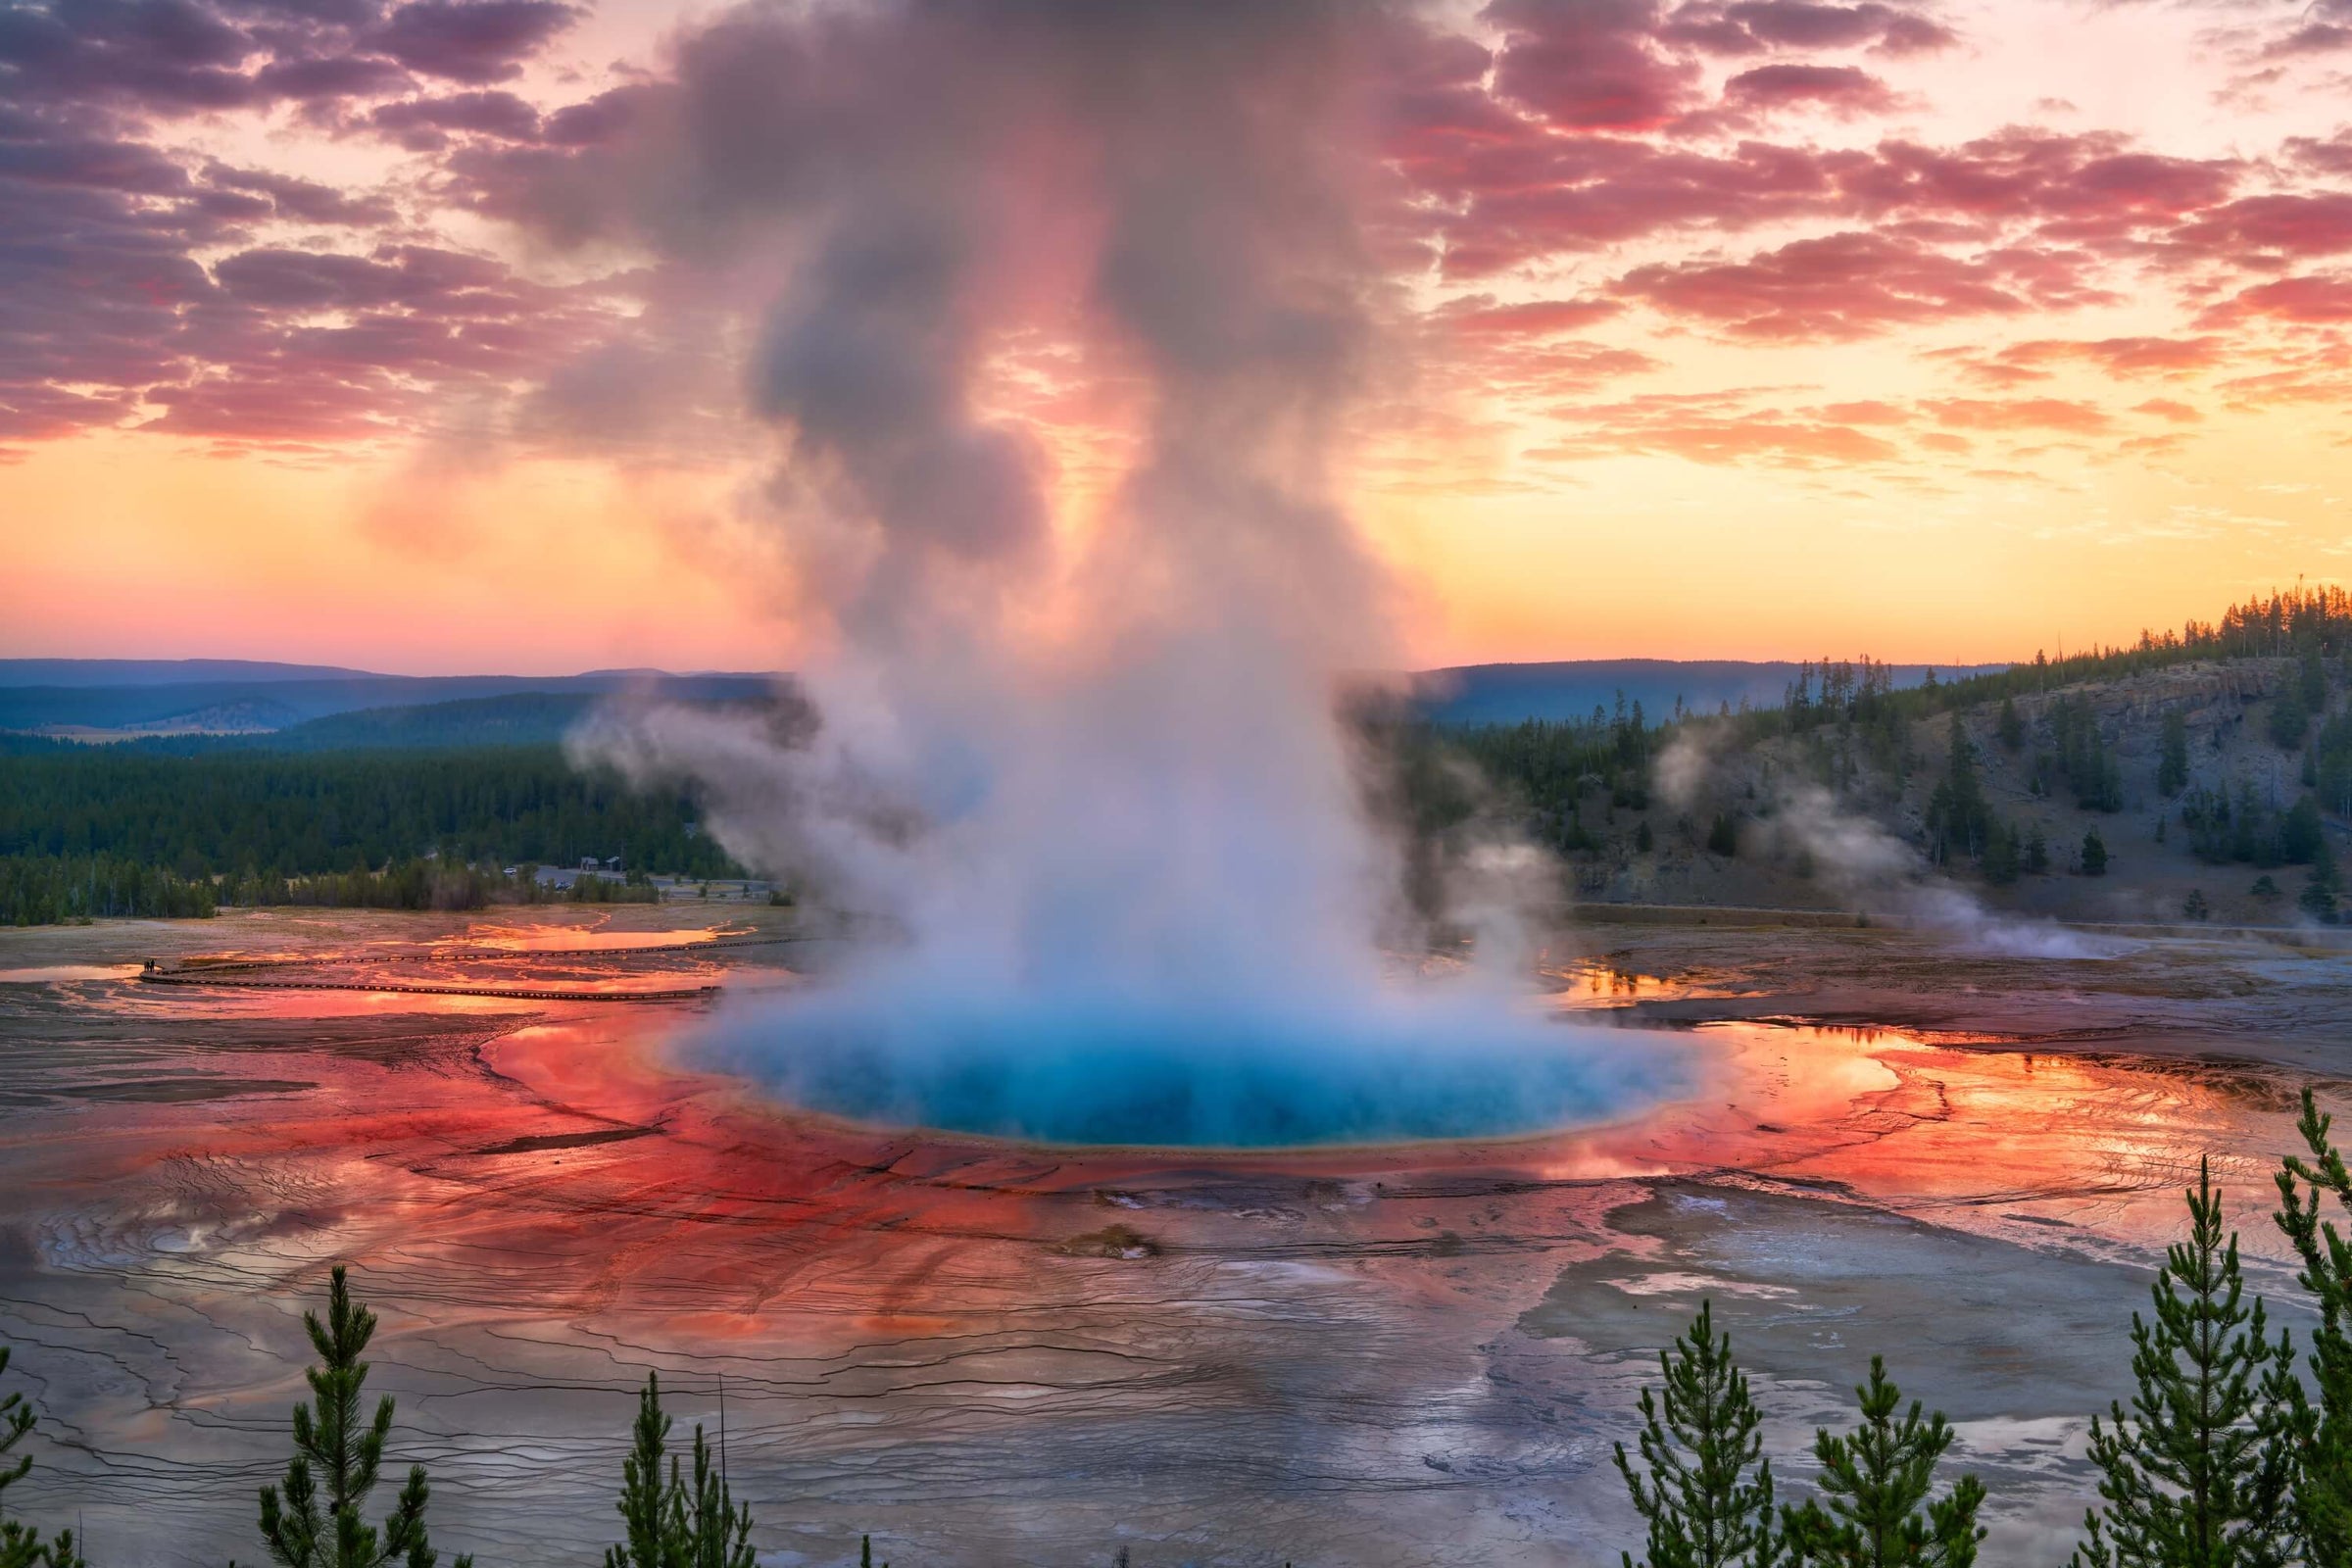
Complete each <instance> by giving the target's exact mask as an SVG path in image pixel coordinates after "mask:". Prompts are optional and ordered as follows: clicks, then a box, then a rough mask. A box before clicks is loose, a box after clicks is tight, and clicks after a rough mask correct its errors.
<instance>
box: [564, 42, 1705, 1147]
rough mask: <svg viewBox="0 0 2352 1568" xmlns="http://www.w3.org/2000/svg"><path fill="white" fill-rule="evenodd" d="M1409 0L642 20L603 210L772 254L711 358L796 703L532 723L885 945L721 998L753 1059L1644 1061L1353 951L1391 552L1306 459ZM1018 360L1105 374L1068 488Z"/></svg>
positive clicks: (1110, 1122)
mask: <svg viewBox="0 0 2352 1568" xmlns="http://www.w3.org/2000/svg"><path fill="white" fill-rule="evenodd" d="M1404 25H1405V24H1404V23H1402V22H1401V21H1399V20H1397V19H1395V18H1390V17H1387V16H1384V15H1383V14H1381V13H1380V12H1378V11H1376V10H1373V9H1371V8H1366V7H1362V6H1358V5H1353V4H1340V3H1337V0H1331V3H1319V4H1318V3H1305V4H1283V5H1258V4H1217V3H1208V4H1197V3H1176V0H1170V3H1165V4H1121V5H1099V4H1090V3H1079V0H1061V3H1054V0H1037V3H1032V4H989V5H985V6H982V5H969V4H956V3H901V4H885V5H880V6H872V7H858V8H856V9H850V8H829V7H815V8H796V9H790V10H786V9H778V8H766V7H761V8H757V9H746V10H744V11H741V12H738V13H736V14H734V15H732V16H730V17H729V18H727V19H725V20H722V21H721V22H719V23H718V24H716V25H713V26H711V27H710V28H708V29H706V30H705V31H704V32H703V33H701V34H700V35H698V36H697V37H695V38H693V39H690V40H689V41H688V42H686V43H685V44H684V45H682V46H681V52H680V64H679V72H678V79H677V83H676V86H675V88H674V93H673V96H672V98H671V99H670V100H668V104H667V109H666V110H665V113H664V115H663V116H662V117H661V118H660V121H659V124H658V127H657V130H656V131H655V132H653V133H651V135H650V139H649V141H648V144H647V146H646V147H645V148H643V149H641V150H640V153H639V155H638V164H639V166H640V167H641V168H642V169H644V170H648V171H651V172H653V173H652V176H651V184H650V186H649V188H648V189H647V190H646V191H645V192H643V193H641V194H640V195H639V196H638V197H637V198H636V200H637V202H638V218H637V221H639V222H640V224H641V225H643V226H642V229H641V237H646V238H650V239H651V240H653V241H654V242H656V243H662V244H668V245H672V246H676V247H679V248H681V249H684V248H693V249H695V250H697V252H698V253H704V254H707V253H709V252H710V251H711V250H712V249H713V248H717V249H720V250H725V251H727V252H728V253H729V254H735V253H736V252H737V251H741V252H743V253H745V254H751V255H757V256H762V257H768V258H772V259H773V260H774V262H775V265H776V269H777V272H778V278H779V281H778V283H777V286H776V295H775V297H776V303H775V305H774V306H773V309H772V311H771V312H770V314H769V315H768V318H767V319H766V321H765V323H764V327H763V329H762V330H761V331H760V334H759V338H758V345H759V346H758V350H757V354H756V359H755V363H754V366H753V368H752V372H751V378H750V380H751V387H752V390H753V395H754V397H755V399H756V400H757V403H758V406H759V408H760V411H761V412H762V413H763V414H764V415H765V416H766V417H769V418H771V419H772V420H773V421H774V422H775V424H776V426H777V428H778V429H779V430H780V431H781V432H782V433H783V435H784V437H785V439H786V441H787V442H788V444H789V456H788V459H787V461H786V462H785V464H784V465H783V466H782V468H781V470H780V473H779V477H778V479H777V481H776V483H775V486H774V496H773V501H774V506H775V509H776V511H777V513H778V515H780V516H781V518H782V520H783V525H784V526H785V527H786V528H787V529H788V530H789V534H790V540H791V544H792V548H793V554H794V559H795V562H796V566H797V570H798V571H799V573H800V574H801V580H800V582H799V587H800V589H801V591H802V596H803V599H804V601H805V602H806V603H807V604H809V606H810V607H811V608H812V610H813V609H816V608H819V607H821V609H822V612H823V613H824V615H825V617H826V619H827V621H828V622H829V624H830V628H831V631H832V634H833V636H834V638H835V644H834V651H833V652H832V653H831V654H830V656H828V657H826V658H824V659H822V660H820V661H819V662H817V663H816V665H815V666H814V667H813V668H810V669H809V670H808V671H807V672H806V674H805V676H804V681H803V687H804V690H805V693H806V695H807V697H808V698H809V702H810V704H811V706H812V708H813V710H814V713H815V719H814V722H813V723H812V724H807V725H801V726H797V727H787V728H786V729H785V730H784V731H783V732H781V733H779V732H778V730H777V729H776V728H775V727H774V726H773V725H771V724H768V723H766V722H763V721H757V720H751V719H743V718H727V717H719V716H713V715H710V714H698V713H692V712H684V711H654V712H651V713H643V714H639V715H636V716H634V717H631V718H629V719H627V720H625V721H622V720H617V719H609V720H607V721H606V722H604V723H601V724H599V725H597V726H595V727H593V728H592V729H591V730H590V731H589V732H587V733H586V734H585V735H584V736H583V737H582V738H581V739H580V741H579V742H578V744H579V746H580V747H581V748H582V749H583V750H584V751H586V752H588V753H591V754H593V755H595V756H598V757H600V758H603V759H607V760H613V761H617V762H618V763H619V764H620V765H621V766H623V767H624V768H626V769H628V770H629V771H631V772H632V773H635V774H637V775H640V776H653V775H678V774H687V775H691V776H695V777H698V778H700V779H702V780H703V781H704V782H705V784H706V786H707V788H708V791H709V794H710V796H711V803H712V804H711V828H712V830H713V831H714V832H715V833H716V834H717V835H718V837H719V838H720V839H721V841H722V842H723V843H725V844H726V845H727V847H728V848H729V849H730V850H731V851H733V852H734V853H735V854H737V855H738V856H739V857H741V858H744V859H745V860H747V861H748V862H750V863H752V864H754V865H757V866H760V867H761V868H762V869H764V870H767V871H770V872H775V873H781V874H788V875H791V876H793V877H794V878H795V879H796V880H800V881H802V882H804V883H806V884H809V885H812V886H813V887H815V888H817V889H818V890H820V891H821V893H822V895H823V896H824V897H825V898H826V899H827V900H828V901H830V902H832V903H834V904H836V905H837V906H839V907H846V908H849V909H853V910H858V911H860V912H866V913H873V914H880V915H883V916H887V918H888V923H889V924H890V925H891V927H892V928H893V929H895V930H896V931H897V932H898V933H900V935H901V938H902V940H900V941H897V942H894V943H890V944H886V945H884V946H882V947H881V948H879V949H877V950H876V951H873V952H869V953H867V954H865V955H864V956H861V957H860V958H858V960H856V961H855V962H854V963H853V964H852V966H851V968H850V970H849V972H848V973H847V974H846V975H845V976H843V977H841V978H840V979H839V980H838V981H837V982H836V983H834V984H832V985H830V986H828V987H825V988H822V989H819V990H815V991H812V992H811V993H809V994H808V995H806V996H805V997H803V998H801V999H800V1000H797V1001H794V1002H790V1003H787V1004H784V1005H781V1006H775V1005H770V1006H769V1010H765V1011H761V1012H759V1013H757V1014H745V1015H738V1016H737V1017H736V1018H735V1019H734V1020H733V1022H732V1023H731V1024H730V1025H729V1026H728V1029H727V1035H728V1044H727V1048H726V1049H727V1050H728V1051H729V1052H730V1053H731V1054H733V1055H734V1057H735V1058H736V1059H737V1060H738V1061H739V1062H741V1063H743V1064H744V1065H745V1066H747V1067H748V1068H750V1069H751V1070H754V1071H756V1072H760V1073H763V1074H765V1075H767V1076H770V1077H772V1078H773V1079H775V1080H776V1081H777V1082H778V1083H779V1084H781V1085H782V1086H783V1087H784V1088H785V1089H786V1090H787V1091H788V1092H790V1093H791V1094H793V1095H795V1096H796V1097H799V1098H802V1099H805V1100H807V1101H809V1102H811V1103H817V1104H819V1105H822V1106H825V1107H827V1108H832V1109H836V1110H841V1111H844V1112H846V1113H849V1114H854V1115H859V1116H868V1117H872V1118H875V1119H887V1120H892V1121H915V1122H932V1123H939V1122H948V1123H951V1124H954V1125H960V1126H968V1127H975V1128H978V1129H979V1130H985V1131H1000V1132H1007V1133H1020V1134H1027V1135H1033V1136H1045V1137H1054V1138H1069V1139H1081V1140H1095V1139H1109V1140H1116V1141H1144V1142H1218V1143H1228V1142H1230V1143H1265V1142H1292V1141H1318V1140H1328V1139H1333V1138H1376V1137H1410V1136H1439V1135H1446V1134H1451V1133H1456V1132H1468V1131H1480V1130H1487V1131H1493V1130H1499V1129H1510V1130H1517V1129H1521V1128H1526V1127H1532V1126H1538V1125H1544V1124H1545V1123H1548V1122H1556V1121H1559V1120H1562V1119H1567V1118H1571V1117H1590V1116H1593V1115H1598V1114H1602V1113H1605V1112H1607V1111H1609V1110H1610V1109H1612V1108H1613V1107H1615V1106H1617V1105H1618V1104H1621V1103H1625V1102H1626V1101H1628V1100H1630V1099H1632V1098H1635V1097H1637V1096H1639V1095H1641V1094H1642V1093H1644V1092H1648V1091H1654V1090H1655V1089H1657V1088H1659V1087H1661V1086H1663V1085H1664V1084H1665V1083H1666V1082H1668V1081H1669V1080H1670V1078H1671V1076H1672V1068H1671V1065H1670V1057H1671V1054H1670V1053H1668V1052H1666V1051H1665V1050H1663V1049H1662V1048H1651V1049H1650V1052H1649V1054H1646V1055H1643V1054H1639V1053H1637V1052H1635V1051H1633V1050H1630V1049H1629V1048H1630V1047H1631V1046H1632V1045H1633V1042H1632V1041H1630V1040H1628V1039H1626V1038H1625V1037H1617V1038H1616V1042H1615V1044H1614V1046H1613V1047H1612V1048H1611V1049H1609V1050H1607V1051H1603V1050H1601V1049H1600V1048H1598V1047H1597V1046H1595V1045H1594V1044H1593V1042H1592V1041H1590V1040H1588V1039H1583V1038H1580V1037H1577V1036H1574V1035H1572V1034H1570V1033H1569V1032H1567V1031H1564V1030H1560V1029H1557V1028H1552V1027H1548V1026H1544V1025H1541V1024H1538V1023H1537V1022H1535V1021H1533V1020H1531V1019H1529V1018H1527V1017H1525V1016H1523V1015H1522V1014H1520V1013H1519V1012H1518V1011H1516V1010H1515V1009H1514V1008H1513V1006H1512V1005H1510V1004H1509V1002H1508V1000H1507V998H1506V997H1505V995H1504V994H1503V991H1502V989H1501V988H1500V987H1499V986H1498V985H1486V986H1481V985H1478V984H1476V983H1465V984H1462V985H1458V986H1450V987H1446V988H1441V989H1439V990H1438V991H1436V992H1434V993H1431V992H1424V991H1418V990H1400V989H1399V988H1397V986H1395V985H1393V984H1391V983H1389V982H1388V981H1386V980H1385V979H1384V975H1383V969H1382V964H1381V961H1380V958H1379V942H1380V939H1381V938H1382V936H1383V935H1384V934H1393V933H1394V932H1395V930H1396V929H1397V924H1396V922H1397V914H1398V909H1399V904H1398V900H1397V888H1398V883H1399V863H1398V857H1397V853H1396V851H1395V848H1394V846H1393V845H1392V844H1391V843H1390V842H1389V840H1388V839H1387V837H1386V836H1385V835H1384V834H1382V833H1381V832H1379V831H1377V830H1375V828H1374V827H1373V826H1372V825H1371V823H1370V821H1369V818H1368V814H1367V810H1366V808H1365V804H1364V794H1365V792H1364V790H1363V789H1362V787H1361V786H1360V783H1359V770H1358V761H1359V760H1358V759H1357V758H1356V757H1354V756H1353V755H1352V746H1351V743H1350V740H1349V738H1348V735H1349V732H1348V730H1347V729H1346V728H1345V727H1344V726H1343V725H1342V724H1341V723H1340V722H1338V720H1337V718H1336V716H1335V697H1336V695H1337V691H1338V687H1339V684H1340V682H1341V680H1342V677H1343V674H1344V672H1346V671H1350V670H1363V669H1367V668H1378V667H1388V666H1391V665H1392V664H1393V662H1394V653H1395V649H1394V647H1393V644H1392V642H1391V618H1392V616H1391V604H1390V600H1391V590H1390V586H1389V584H1388V582H1387V581H1386V579H1385V577H1384V575H1383V573H1382V571H1381V569H1380V567H1379V565H1378V564H1377V563H1376V562H1375V561H1374V559H1373V558H1372V556H1371V555H1370V554H1369V553H1368V552H1367V550H1366V549H1365V547H1364V545H1363V543H1362V541H1361V539H1360V538H1359V536H1358V534H1357V532H1356V530H1355V528H1354V527H1353V526H1352V525H1351V523H1350V521H1349V519H1348V515H1347V514H1346V512H1345V510H1344V508H1343V506H1342V504H1341V485H1340V477H1339V473H1338V471H1337V470H1338V467H1339V466H1340V464H1341V461H1342V460H1343V459H1344V457H1345V450H1344V442H1343V440H1342V432H1343V430H1344V427H1345V423H1346V420H1347V419H1348V416H1349V414H1350V412H1351V411H1352V410H1354V409H1355V408H1356V406H1357V404H1358V401H1359V399H1360V396H1361V394H1362V392H1363V390H1364V387H1365V385H1366V382H1367V378H1368V377H1370V376H1372V375H1374V374H1376V373H1378V371H1379V370H1380V368H1381V366H1382V359H1381V356H1382V353H1383V344H1384V342H1385V339H1384V337H1383V335H1382V333H1381V332H1380V330H1379V323H1380V319H1381V316H1382V313H1383V310H1384V306H1385V303H1386V302H1384V301H1383V299H1382V298H1381V296H1380V289H1381V285H1380V282H1379V278H1380V273H1381V269H1380V268H1379V267H1378V266H1376V265H1375V258H1374V257H1373V255H1372V254H1371V247H1372V240H1371V237H1370V233H1371V226H1372V225H1371V224H1370V223H1369V222H1368V221H1367V217H1366V214H1367V203H1368V201H1369V200H1370V198H1371V196H1372V186H1373V182H1374V181H1376V180H1377V178H1378V177H1379V170H1380V165H1379V161H1378V160H1377V159H1376V158H1375V157H1374V156H1373V154H1372V151H1371V148H1370V144H1369V140H1368V135H1369V130H1370V126H1369V123H1368V118H1369V116H1368V110H1367V97H1366V94H1365V92H1364V90H1363V89H1364V86H1365V84H1366V81H1367V79H1368V76H1369V72H1368V67H1369V65H1370V61H1369V60H1368V58H1367V52H1368V51H1371V50H1375V49H1379V48H1382V47H1386V46H1389V45H1390V44H1392V43H1394V42H1395V40H1396V36H1397V30H1398V29H1399V28H1400V27H1402V26H1404ZM1024 353H1033V354H1036V355H1037V356H1038V357H1039V359H1041V360H1042V362H1043V363H1045V364H1047V365H1049V366H1050V367H1052V368H1053V370H1052V373H1053V374H1054V375H1058V376H1061V377H1063V378H1064V382H1065V384H1061V385H1058V386H1056V387H1055V389H1054V395H1055V396H1058V397H1061V398H1064V399H1071V400H1077V401H1079V402H1083V403H1087V404H1089V405H1091V406H1093V407H1096V408H1098V409H1100V410H1101V420H1102V422H1103V425H1104V426H1105V427H1107V428H1110V429H1112V430H1113V431H1114V434H1115V448H1116V449H1117V450H1120V451H1123V452H1124V453H1125V454H1126V457H1125V461H1124V464H1123V467H1122V468H1121V471H1119V472H1118V474H1117V475H1116V477H1115V479H1114V480H1113V481H1112V482H1110V483H1108V484H1105V485H1101V486H1097V487H1095V488H1094V489H1092V490H1091V491H1089V490H1088V489H1087V488H1086V487H1085V486H1083V485H1079V484H1076V483H1073V482H1070V480H1069V478H1068V476H1066V475H1057V474H1056V471H1055V469H1054V463H1053V462H1052V461H1051V460H1050V459H1049V457H1048V455H1047V453H1046V451H1045V449H1044V447H1043V446H1042V445H1041V443H1040V441H1039V440H1038V439H1036V438H1035V437H1034V436H1033V435H1032V434H1031V433H1030V430H1029V427H1028V426H1026V425H1025V424H1024V423H1023V422H1022V421H1021V420H1020V419H1018V418H1017V417H1012V416H1011V415H1009V414H1007V413H1006V412H1005V406H1006V400H1005V398H1004V397H1002V396H1000V395H995V394H991V395H987V396H984V389H988V388H999V389H1001V388H1002V386H1003V385H1004V383H1005V379H1006V373H1005V372H1006V363H1007V359H1008V357H1017V356H1020V355H1022V354H1024ZM1057 481H1058V482H1057ZM1081 494H1085V495H1091V496H1093V497H1095V498H1097V499H1096V500H1095V501H1094V502H1093V503H1092V504H1079V503H1074V502H1073V501H1072V500H1071V497H1072V496H1074V495H1081ZM1507 858H1508V857H1507V855H1505V856H1504V857H1503V860H1507ZM1496 863H1497V864H1498V865H1500V864H1502V863H1503V861H1502V860H1498V861H1497V862H1496ZM1489 880H1493V879H1492V878H1490V879H1489ZM1494 902H1495V901H1492V900H1489V901H1487V903H1489V904H1492V903H1494ZM1471 912H1472V913H1473V915H1474V916H1475V917H1476V918H1477V919H1479V920H1480V921H1481V922H1483V924H1484V925H1486V926H1488V927H1495V926H1496V925H1497V921H1496V918H1495V911H1494V909H1493V908H1488V907H1482V908H1480V909H1478V910H1474V911H1471ZM1507 946H1508V944H1507V943H1505V942H1503V941H1501V940H1499V939H1498V940H1496V941H1495V942H1492V943H1490V944H1489V950H1490V951H1491V952H1496V951H1501V950H1503V949H1504V948H1506V947H1507ZM1612 1063H1614V1064H1612Z"/></svg>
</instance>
